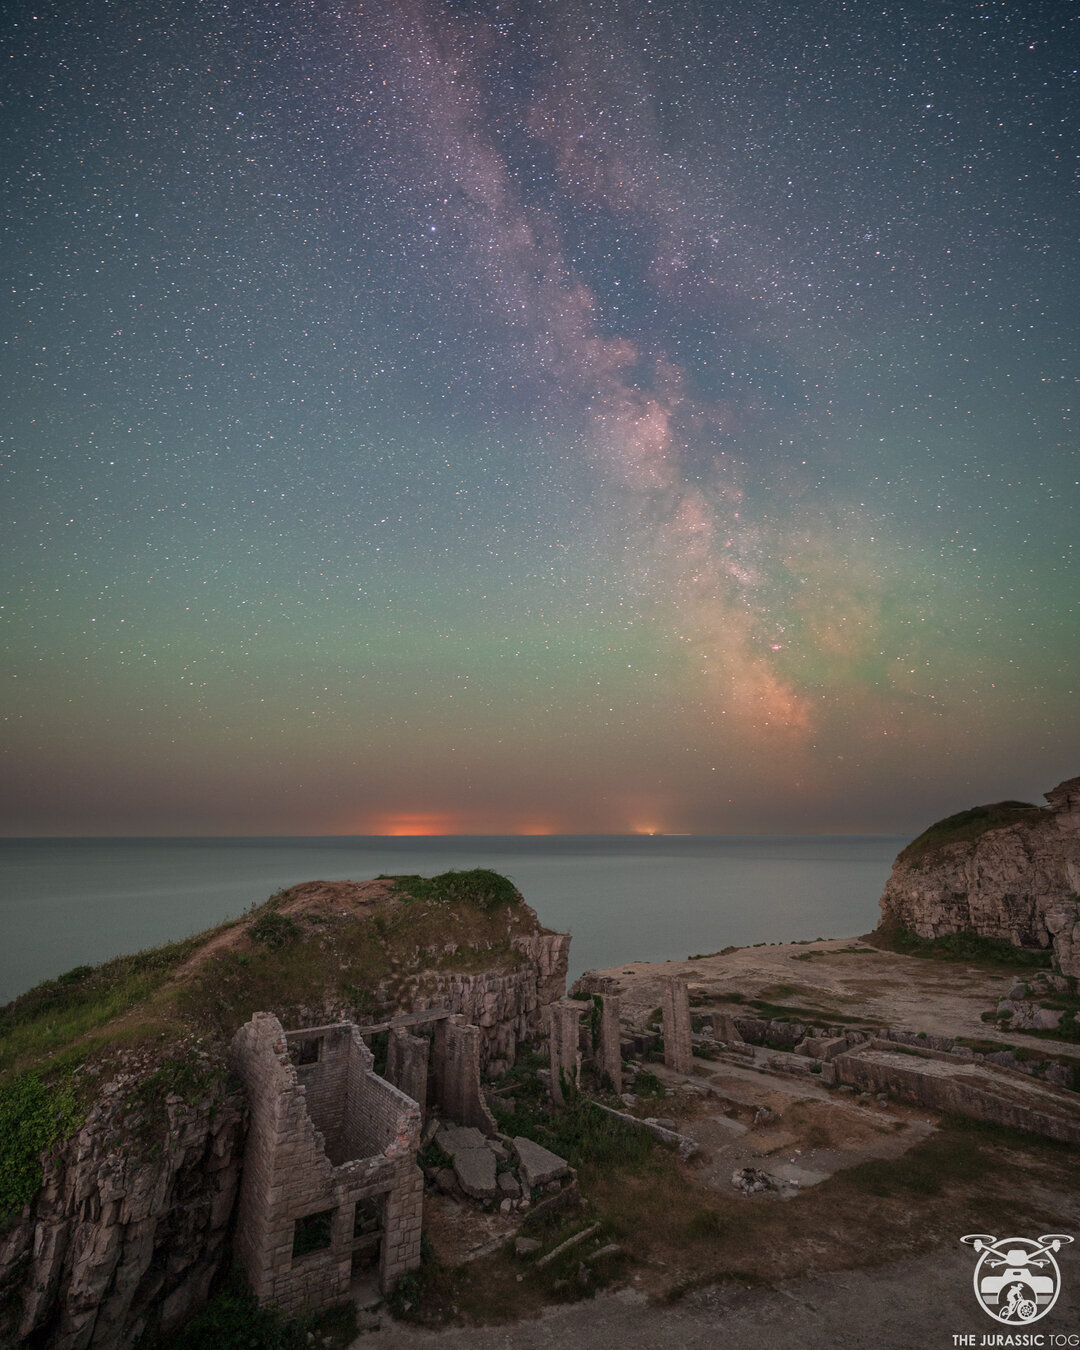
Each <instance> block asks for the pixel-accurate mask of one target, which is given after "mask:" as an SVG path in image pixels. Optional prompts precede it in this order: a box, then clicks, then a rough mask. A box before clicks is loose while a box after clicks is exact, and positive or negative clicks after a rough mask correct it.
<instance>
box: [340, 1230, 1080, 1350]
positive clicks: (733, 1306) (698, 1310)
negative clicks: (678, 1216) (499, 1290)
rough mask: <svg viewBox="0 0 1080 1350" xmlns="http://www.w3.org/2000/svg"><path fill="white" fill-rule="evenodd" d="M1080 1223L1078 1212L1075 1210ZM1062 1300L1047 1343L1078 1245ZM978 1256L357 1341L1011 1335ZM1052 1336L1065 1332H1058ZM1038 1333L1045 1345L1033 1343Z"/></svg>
mask: <svg viewBox="0 0 1080 1350" xmlns="http://www.w3.org/2000/svg"><path fill="white" fill-rule="evenodd" d="M1072 1217H1073V1220H1074V1225H1075V1221H1076V1219H1077V1218H1078V1217H1080V1216H1077V1215H1076V1214H1074V1215H1073V1216H1072ZM1059 1264H1060V1267H1061V1273H1062V1287H1061V1293H1060V1295H1059V1298H1058V1301H1057V1303H1056V1305H1055V1306H1054V1308H1053V1309H1052V1310H1051V1311H1050V1313H1048V1314H1047V1316H1045V1317H1044V1318H1042V1319H1041V1320H1040V1321H1039V1322H1037V1323H1035V1324H1034V1326H1033V1327H1031V1328H1029V1329H1028V1333H1027V1334H1034V1333H1037V1332H1042V1333H1043V1335H1044V1337H1045V1339H1044V1341H1043V1343H1042V1344H1043V1345H1044V1346H1051V1345H1060V1346H1066V1345H1070V1344H1071V1345H1074V1346H1075V1345H1077V1344H1080V1340H1078V1339H1076V1338H1078V1337H1080V1253H1077V1250H1076V1247H1075V1246H1074V1247H1072V1248H1069V1249H1066V1251H1065V1252H1064V1253H1063V1254H1062V1256H1061V1258H1060V1260H1059ZM974 1266H975V1259H974V1254H973V1253H972V1251H971V1249H970V1247H965V1246H963V1245H961V1244H960V1243H957V1244H956V1247H955V1249H954V1248H952V1247H945V1248H941V1249H938V1250H936V1251H931V1252H928V1253H927V1254H926V1255H924V1256H920V1257H917V1258H915V1259H912V1260H905V1261H898V1262H895V1263H892V1264H888V1265H883V1266H877V1267H875V1268H874V1269H872V1270H851V1271H843V1272H840V1273H833V1274H829V1275H821V1276H814V1275H811V1276H807V1277H805V1278H803V1279H798V1280H785V1281H781V1282H779V1283H778V1284H776V1285H775V1286H774V1287H773V1288H770V1289H747V1288H746V1287H745V1286H742V1285H735V1284H720V1285H715V1286H713V1287H712V1288H710V1289H703V1290H699V1291H697V1292H696V1293H693V1294H690V1295H688V1296H687V1297H686V1298H685V1299H683V1300H682V1301H681V1302H680V1303H678V1304H676V1305H674V1306H672V1307H657V1306H655V1305H652V1304H650V1303H649V1302H648V1300H647V1298H646V1296H645V1295H644V1294H642V1293H641V1292H640V1291H639V1290H636V1289H635V1288H633V1286H631V1287H629V1288H626V1289H620V1290H617V1291H615V1292H614V1293H612V1294H601V1295H598V1296H597V1297H596V1298H595V1299H591V1300H590V1301H589V1302H587V1303H576V1304H572V1305H570V1306H568V1307H558V1308H553V1309H550V1310H549V1311H548V1312H546V1313H545V1314H544V1316H543V1317H540V1318H537V1319H535V1320H531V1321H527V1322H518V1323H516V1324H515V1325H513V1326H500V1327H452V1328H449V1329H448V1330H445V1331H438V1332H433V1331H420V1330H417V1329H415V1328H411V1327H406V1326H403V1325H401V1324H399V1323H390V1322H389V1321H388V1320H387V1319H384V1320H383V1323H382V1325H381V1327H380V1329H379V1330H378V1331H372V1332H369V1333H367V1334H366V1335H364V1336H362V1337H360V1339H359V1340H357V1341H356V1342H355V1350H555V1348H556V1347H558V1348H559V1350H718V1347H722V1348H723V1350H818V1348H819V1347H821V1348H824V1347H827V1346H840V1347H844V1350H951V1347H953V1346H954V1345H956V1343H957V1342H956V1341H955V1340H954V1337H957V1336H974V1337H975V1338H976V1339H975V1340H974V1341H973V1342H970V1344H972V1345H974V1346H979V1347H982V1346H984V1345H985V1344H993V1342H992V1341H991V1342H983V1340H982V1338H983V1337H984V1336H993V1335H995V1334H997V1333H1000V1334H1005V1333H1006V1328H1005V1327H1003V1326H1001V1325H1000V1324H999V1323H997V1322H995V1321H994V1320H993V1319H992V1318H991V1317H989V1316H988V1315H987V1314H986V1313H984V1312H983V1311H982V1310H981V1309H980V1308H979V1307H978V1305H977V1304H976V1302H975V1297H974V1293H973V1291H972V1272H973V1270H974ZM1054 1337H1063V1338H1065V1339H1062V1340H1054V1339H1052V1338H1054ZM1035 1344H1038V1342H1036V1343H1035Z"/></svg>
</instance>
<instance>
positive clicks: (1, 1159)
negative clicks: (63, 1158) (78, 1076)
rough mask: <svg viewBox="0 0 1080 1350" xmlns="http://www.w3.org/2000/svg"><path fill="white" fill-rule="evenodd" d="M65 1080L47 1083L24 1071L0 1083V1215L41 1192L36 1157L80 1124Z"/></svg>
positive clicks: (34, 1074) (69, 1082)
mask: <svg viewBox="0 0 1080 1350" xmlns="http://www.w3.org/2000/svg"><path fill="white" fill-rule="evenodd" d="M82 1118H83V1117H82V1110H81V1108H80V1106H79V1102H78V1099H77V1098H76V1095H75V1092H74V1090H73V1089H72V1086H71V1081H70V1078H61V1079H59V1080H58V1081H56V1082H53V1083H46V1082H45V1081H44V1080H43V1079H42V1078H41V1076H40V1075H39V1074H37V1073H33V1072H28V1073H24V1074H20V1075H19V1077H18V1078H14V1079H11V1080H9V1081H8V1082H6V1083H3V1084H0V1215H5V1214H10V1213H12V1212H13V1211H15V1210H18V1209H20V1208H21V1207H22V1206H23V1205H24V1204H26V1202H27V1201H28V1200H32V1199H33V1198H34V1196H35V1195H36V1194H37V1193H38V1191H39V1190H40V1189H41V1177H42V1174H41V1163H40V1161H39V1160H40V1157H41V1154H42V1153H44V1152H45V1151H46V1150H47V1149H50V1148H52V1147H53V1145H54V1144H58V1143H62V1142H63V1140H65V1139H66V1138H67V1137H68V1136H69V1135H70V1134H72V1133H73V1131H75V1130H76V1129H78V1127H79V1126H80V1125H81V1124H82Z"/></svg>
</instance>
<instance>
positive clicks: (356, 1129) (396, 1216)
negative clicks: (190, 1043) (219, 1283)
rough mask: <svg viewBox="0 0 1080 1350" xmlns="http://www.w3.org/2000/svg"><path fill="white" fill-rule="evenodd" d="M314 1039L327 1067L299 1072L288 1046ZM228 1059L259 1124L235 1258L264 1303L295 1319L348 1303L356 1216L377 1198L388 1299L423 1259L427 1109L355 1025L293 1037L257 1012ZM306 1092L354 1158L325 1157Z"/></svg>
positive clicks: (253, 1128)
mask: <svg viewBox="0 0 1080 1350" xmlns="http://www.w3.org/2000/svg"><path fill="white" fill-rule="evenodd" d="M312 1041H315V1042H317V1043H318V1058H317V1059H316V1060H314V1061H312V1062H310V1063H308V1064H306V1065H303V1066H300V1065H296V1064H294V1063H293V1062H292V1057H291V1056H290V1053H289V1051H290V1042H291V1043H292V1046H293V1047H299V1046H300V1045H301V1044H308V1045H310V1043H311V1042H312ZM229 1060H230V1064H231V1065H232V1067H233V1069H234V1070H235V1071H236V1073H237V1074H238V1075H239V1077H240V1078H241V1080H242V1082H243V1083H244V1086H245V1088H246V1090H247V1095H248V1102H249V1109H250V1115H251V1123H250V1127H249V1130H248V1137H247V1142H246V1145H245V1149H244V1172H243V1181H242V1185H241V1188H240V1203H239V1207H238V1215H237V1224H236V1244H235V1245H236V1254H237V1257H238V1259H239V1261H240V1263H241V1265H242V1266H243V1268H244V1271H245V1273H246V1275H247V1278H248V1282H249V1284H250V1285H251V1290H252V1292H253V1293H254V1295H255V1297H256V1299H257V1300H258V1302H259V1303H260V1304H273V1305H274V1307H276V1308H278V1309H279V1310H280V1311H281V1312H282V1313H283V1314H285V1315H286V1316H292V1315H295V1314H297V1313H300V1312H303V1311H306V1310H311V1309H317V1308H321V1307H326V1306H328V1305H330V1304H332V1303H335V1302H337V1301H339V1300H340V1299H343V1298H345V1297H347V1295H348V1291H349V1284H350V1281H351V1278H352V1260H353V1251H354V1249H355V1246H356V1241H357V1239H356V1238H355V1237H354V1216H355V1212H356V1207H357V1204H358V1203H364V1202H371V1201H374V1202H376V1204H377V1206H378V1208H379V1212H380V1214H381V1218H382V1230H381V1239H380V1257H379V1284H380V1287H381V1289H382V1290H383V1292H384V1293H386V1292H389V1291H390V1290H391V1289H392V1288H393V1286H394V1285H395V1284H396V1283H397V1280H398V1279H399V1278H400V1276H401V1275H402V1274H404V1272H405V1271H406V1270H409V1269H413V1268H414V1267H415V1266H417V1265H418V1264H419V1261H420V1221H421V1215H422V1208H423V1176H422V1174H421V1172H420V1169H419V1168H418V1167H417V1165H416V1152H417V1149H418V1148H419V1143H420V1108H419V1106H418V1105H417V1104H416V1102H414V1101H411V1100H410V1099H409V1098H407V1097H405V1096H404V1095H403V1094H402V1093H401V1092H399V1091H398V1089H397V1088H395V1087H393V1086H392V1085H391V1084H390V1083H387V1082H385V1081H384V1080H383V1079H381V1078H379V1077H378V1076H377V1075H376V1074H375V1073H373V1072H372V1062H373V1061H372V1055H371V1052H370V1051H369V1050H368V1048H367V1046H366V1045H365V1044H364V1042H363V1040H362V1039H361V1037H360V1034H359V1032H358V1030H357V1029H356V1028H355V1027H352V1026H335V1027H316V1028H309V1029H306V1030H304V1031H302V1032H295V1033H292V1034H290V1035H289V1036H286V1034H285V1032H284V1031H283V1029H282V1027H281V1023H280V1022H279V1021H278V1020H277V1018H276V1017H274V1016H273V1015H272V1014H271V1013H256V1014H255V1016H254V1017H253V1018H252V1019H251V1021H250V1022H248V1023H246V1024H245V1025H244V1026H242V1027H241V1028H240V1030H239V1031H238V1032H237V1033H236V1035H235V1037H234V1038H233V1041H232V1045H231V1046H230V1050H229ZM302 1078H303V1079H304V1080H305V1081H301V1080H302ZM309 1089H310V1092H311V1098H312V1100H314V1101H319V1102H320V1103H321V1105H320V1106H319V1108H318V1109H319V1112H320V1113H321V1117H322V1119H323V1121H324V1123H327V1124H328V1125H329V1127H330V1130H331V1136H332V1137H333V1136H334V1135H335V1132H336V1137H338V1138H339V1140H340V1141H341V1148H342V1151H343V1152H347V1153H349V1154H351V1155H352V1156H351V1157H348V1158H343V1157H341V1158H339V1160H338V1161H337V1162H335V1161H334V1160H333V1159H332V1158H331V1157H330V1156H329V1155H328V1151H327V1148H326V1140H325V1137H324V1135H323V1133H322V1132H321V1131H320V1130H319V1129H318V1128H317V1126H316V1123H315V1121H314V1120H313V1118H312V1115H311V1113H310V1112H309V1110H308V1104H307V1103H308V1095H309ZM333 1091H336V1092H337V1093H338V1102H337V1104H336V1105H331V1104H330V1103H329V1099H330V1096H331V1093H332V1092H333ZM316 1216H323V1217H322V1218H321V1219H320V1218H318V1217H316ZM320 1226H322V1227H323V1228H325V1233H324V1234H321V1235H320V1236H319V1238H318V1241H317V1242H316V1243H315V1244H314V1245H313V1246H312V1249H310V1250H305V1249H304V1248H305V1247H307V1246H309V1245H311V1244H310V1243H309V1242H306V1241H305V1240H304V1238H305V1235H308V1234H310V1233H311V1232H312V1231H314V1230H319V1229H320ZM324 1238H325V1240H324ZM365 1240H367V1239H365Z"/></svg>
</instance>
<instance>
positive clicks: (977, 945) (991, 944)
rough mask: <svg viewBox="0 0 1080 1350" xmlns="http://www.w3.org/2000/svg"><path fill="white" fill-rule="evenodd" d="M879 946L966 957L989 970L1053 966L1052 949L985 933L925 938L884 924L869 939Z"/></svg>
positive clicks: (934, 956) (931, 957) (910, 953)
mask: <svg viewBox="0 0 1080 1350" xmlns="http://www.w3.org/2000/svg"><path fill="white" fill-rule="evenodd" d="M867 940H868V941H871V942H873V943H874V945H875V946H877V947H882V948H884V949H885V950H887V951H892V952H897V953H899V955H901V956H922V957H926V958H928V959H929V960H933V961H966V962H967V963H968V964H969V965H974V966H980V967H982V968H983V969H985V970H1018V969H1019V970H1023V969H1031V968H1032V967H1038V968H1040V969H1046V968H1048V967H1049V966H1050V963H1051V960H1052V953H1051V952H1050V951H1049V950H1043V949H1041V948H1039V949H1034V950H1033V949H1030V948H1027V947H1014V946H1013V945H1012V943H1011V942H1006V941H1004V940H1003V939H1002V938H989V937H983V936H981V934H979V933H971V932H966V931H965V932H960V933H943V934H942V935H941V937H936V938H924V937H919V935H918V933H913V932H912V931H911V929H910V928H896V927H889V926H887V925H884V924H883V925H882V926H881V927H880V928H879V929H877V931H876V932H874V933H871V934H870V937H869V938H868V939H867Z"/></svg>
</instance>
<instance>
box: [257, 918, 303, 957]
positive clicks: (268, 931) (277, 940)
mask: <svg viewBox="0 0 1080 1350" xmlns="http://www.w3.org/2000/svg"><path fill="white" fill-rule="evenodd" d="M248 936H249V937H250V938H251V939H252V941H253V942H261V943H262V945H263V946H264V947H269V948H270V950H271V951H272V952H276V951H280V950H281V948H282V947H286V946H288V944H289V943H290V942H295V941H296V939H297V938H298V937H299V936H300V925H299V924H298V923H297V922H296V920H295V919H290V918H289V916H288V915H287V914H279V913H278V912H277V910H274V909H268V910H265V911H264V912H263V913H262V914H260V915H259V917H258V918H257V919H255V920H254V921H253V922H252V923H249V924H248Z"/></svg>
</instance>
